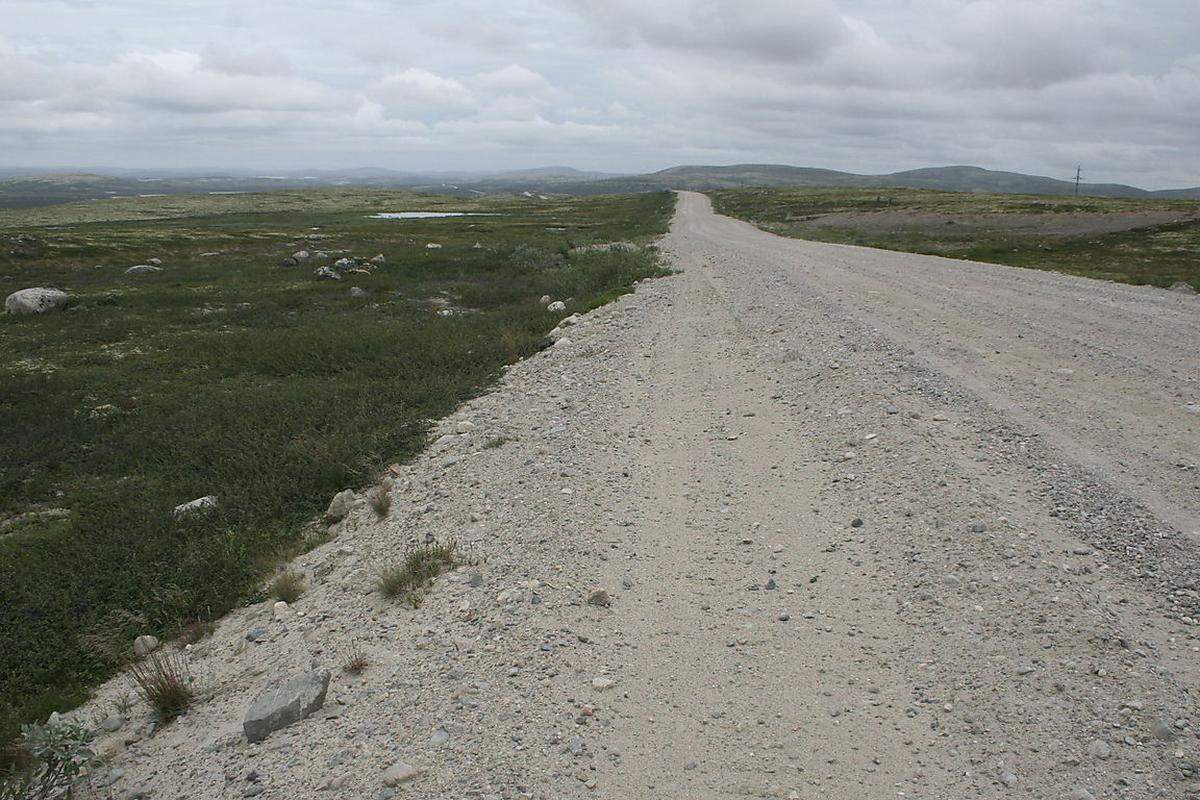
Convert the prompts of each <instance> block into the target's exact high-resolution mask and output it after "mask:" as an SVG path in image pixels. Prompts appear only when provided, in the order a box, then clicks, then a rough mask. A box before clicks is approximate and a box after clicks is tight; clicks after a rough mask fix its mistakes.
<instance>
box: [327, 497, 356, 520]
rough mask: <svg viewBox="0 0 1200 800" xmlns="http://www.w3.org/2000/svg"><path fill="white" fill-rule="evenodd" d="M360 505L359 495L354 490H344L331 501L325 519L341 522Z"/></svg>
mask: <svg viewBox="0 0 1200 800" xmlns="http://www.w3.org/2000/svg"><path fill="white" fill-rule="evenodd" d="M357 504H358V495H356V494H355V493H354V490H353V489H343V490H342V491H340V492H338V493H337V494H335V495H334V496H333V499H332V500H330V501H329V508H327V509H325V519H327V520H329V521H330V522H340V521H341V520H343V519H345V518H346V516H347V515H348V514H349V513H350V512H351V511H353V510H354V506H355V505H357Z"/></svg>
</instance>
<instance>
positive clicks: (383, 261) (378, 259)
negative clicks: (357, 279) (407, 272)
mask: <svg viewBox="0 0 1200 800" xmlns="http://www.w3.org/2000/svg"><path fill="white" fill-rule="evenodd" d="M371 263H372V264H377V265H378V266H381V267H382V266H383V265H384V264H386V263H387V259H386V258H384V257H383V253H380V254H379V255H377V256H375V257H374V258H372V259H371Z"/></svg>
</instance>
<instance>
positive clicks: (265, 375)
mask: <svg viewBox="0 0 1200 800" xmlns="http://www.w3.org/2000/svg"><path fill="white" fill-rule="evenodd" d="M248 197H249V196H246V195H236V196H219V197H199V198H179V197H172V198H144V199H141V200H138V201H134V200H122V201H112V202H111V203H110V204H104V203H99V202H93V203H81V204H73V205H62V206H56V207H53V208H43V209H32V210H29V211H27V212H11V213H5V214H3V215H0V217H2V220H0V245H3V244H4V242H5V241H6V238H5V237H9V238H8V239H7V241H17V242H18V243H19V245H20V246H18V247H7V248H6V247H2V246H0V296H3V295H7V294H8V293H9V292H12V291H15V290H17V289H22V288H26V287H30V286H54V287H58V288H61V289H64V290H66V291H67V292H68V293H69V294H70V297H71V306H70V308H69V309H68V310H66V311H61V312H55V313H50V314H44V315H40V316H34V317H12V316H5V315H0V385H3V387H4V391H3V392H0V430H3V431H4V436H3V437H0V521H3V520H9V519H14V518H17V519H19V522H18V523H17V524H14V525H12V526H10V527H6V528H3V531H4V532H3V533H0V642H3V643H4V646H3V647H0V737H3V738H5V739H6V738H8V737H9V736H11V735H13V734H15V732H16V730H17V723H18V721H20V720H28V719H34V718H44V717H45V716H46V715H47V714H48V713H49V712H50V711H52V710H56V709H62V708H66V707H68V706H70V705H72V704H74V703H76V702H78V701H80V700H81V699H83V698H84V697H85V695H86V691H87V689H88V687H89V686H91V685H94V684H95V683H96V682H97V681H99V680H101V679H103V678H104V677H106V676H107V675H109V674H111V673H112V671H113V670H114V669H116V668H117V667H118V666H120V665H122V664H124V663H125V662H126V661H127V660H128V658H129V656H130V646H131V643H132V641H133V638H134V636H136V635H137V634H140V633H147V632H150V633H156V634H158V635H159V636H160V637H162V636H170V635H174V634H179V633H181V632H184V633H185V634H186V630H185V629H189V626H190V627H192V628H194V627H195V626H196V624H197V621H198V620H204V619H210V618H212V617H214V616H215V615H219V614H221V613H222V612H224V611H226V610H228V609H229V608H231V607H233V606H234V605H235V604H237V603H238V602H240V601H242V600H244V599H245V598H247V597H249V596H252V595H254V593H255V592H256V590H257V588H258V587H259V586H261V581H262V580H263V579H264V577H265V576H266V575H268V574H269V573H270V572H271V570H272V569H273V568H274V567H275V566H276V564H277V563H278V561H279V560H280V559H281V558H283V557H285V556H287V555H289V554H292V553H294V552H296V551H297V550H298V549H299V548H300V547H301V546H302V545H301V542H300V537H301V532H302V529H303V526H304V524H305V523H306V521H308V520H310V519H312V518H313V517H314V516H315V515H316V514H318V513H319V512H321V511H322V510H324V507H325V505H326V504H327V503H328V502H329V498H330V497H331V496H332V495H333V494H334V493H336V492H338V491H340V490H342V489H345V488H348V487H358V486H363V485H366V484H369V483H371V482H372V480H373V477H374V476H376V475H377V474H378V473H379V470H380V469H381V468H382V467H383V466H384V465H385V464H387V463H389V462H391V461H395V460H397V459H398V458H400V459H403V458H406V457H411V456H412V455H413V454H415V453H416V452H418V451H419V450H420V448H421V447H422V446H423V444H424V442H425V437H426V433H427V430H428V425H429V421H430V420H432V419H436V418H438V417H440V416H443V415H445V414H447V413H448V412H450V411H452V410H453V409H454V408H455V407H456V406H457V405H458V404H460V403H462V402H463V401H464V400H466V399H468V398H470V397H472V396H473V395H475V394H477V393H478V392H480V391H481V390H482V389H483V388H484V387H485V386H486V385H487V384H488V382H489V381H490V380H492V379H493V378H494V377H496V376H497V375H498V374H499V370H500V368H501V367H502V366H503V365H505V364H509V363H512V362H513V361H515V360H517V359H520V358H522V357H525V356H528V355H531V354H532V353H534V352H536V351H537V350H538V348H539V347H540V346H541V345H542V342H543V341H544V337H545V335H546V333H547V332H548V331H549V330H550V329H551V328H553V327H554V326H555V325H556V324H557V322H558V320H559V319H560V318H561V317H562V316H565V315H566V314H569V313H572V312H574V311H578V310H583V309H587V308H591V307H593V306H594V305H596V304H598V303H599V302H601V301H602V300H605V299H608V298H611V297H615V296H617V295H619V294H621V293H623V292H625V291H628V290H629V288H630V287H631V285H632V284H633V282H634V281H636V280H639V279H642V278H646V277H648V276H653V275H656V274H660V273H659V267H658V265H657V263H656V255H655V252H654V251H653V249H647V248H645V247H643V248H642V249H640V250H638V251H636V252H624V251H611V252H588V253H581V254H572V253H571V252H570V251H571V248H572V247H576V246H579V245H583V244H589V243H596V242H607V241H634V242H638V243H640V244H642V245H645V244H647V243H648V242H649V241H650V239H651V238H652V237H654V236H656V235H658V234H661V233H663V232H664V231H665V230H666V228H667V225H668V223H669V220H670V215H671V212H672V208H673V203H674V197H673V195H670V194H669V193H665V192H660V193H655V194H647V195H640V196H626V197H603V198H587V199H575V200H533V199H524V198H521V199H516V198H508V199H503V200H488V201H478V202H468V203H461V202H456V203H451V202H450V201H447V200H446V199H445V198H432V197H419V196H415V195H412V194H411V193H403V192H382V191H374V190H365V191H354V190H324V191H311V192H308V193H304V192H284V193H279V196H269V195H263V196H262V198H264V199H263V200H262V202H261V203H256V202H253V201H252V200H250V199H248ZM451 208H452V209H453V210H459V211H474V212H479V213H487V214H492V215H494V216H486V217H454V218H444V219H423V220H386V219H372V218H370V215H371V214H374V213H376V212H380V211H406V210H429V209H451ZM106 213H107V214H108V216H107V217H106V216H105V214H106ZM15 237H21V238H19V240H18V238H15ZM29 237H33V240H32V241H31V240H30V238H29ZM429 244H436V245H440V247H434V248H430V247H427V245H429ZM300 250H307V251H309V252H310V253H314V254H315V253H316V252H318V251H324V252H326V253H328V254H329V256H330V257H329V258H328V259H325V260H324V261H317V260H312V261H307V262H304V263H301V264H292V263H291V262H286V263H287V265H285V261H286V259H287V258H288V257H289V256H290V255H291V254H292V253H295V252H297V251H300ZM376 254H382V255H383V256H384V259H385V261H386V263H385V264H384V265H383V266H377V267H375V268H374V269H373V270H372V271H370V272H369V273H368V272H362V273H347V274H345V276H344V277H343V279H342V280H319V279H317V278H315V277H314V274H313V273H314V269H315V268H316V266H317V265H318V264H320V263H325V264H328V263H331V262H332V261H334V260H336V259H337V258H340V257H344V256H359V257H364V258H371V257H373V256H375V255H376ZM152 258H158V259H161V261H162V271H161V272H158V273H151V274H144V275H136V276H134V275H126V274H125V270H126V268H128V267H129V266H132V265H135V264H144V263H147V262H149V261H150V259H152ZM351 287H355V288H356V290H357V291H355V292H353V293H352V292H351ZM542 295H550V296H551V297H553V298H554V299H562V300H565V301H566V303H567V311H566V312H564V313H557V314H556V313H551V312H548V311H547V310H546V309H545V308H544V307H543V306H542V305H541V304H540V303H539V302H538V300H539V298H540V297H541V296H542ZM209 495H214V496H216V498H217V502H216V505H215V507H212V508H210V509H206V510H202V511H200V512H198V513H194V514H190V515H186V516H183V517H181V518H178V519H177V518H176V517H175V516H173V514H172V510H173V509H174V508H175V506H177V505H179V504H182V503H186V502H188V501H191V500H194V499H196V498H200V497H205V496H209ZM31 511H32V512H43V513H39V514H32V515H30V514H29V512H31Z"/></svg>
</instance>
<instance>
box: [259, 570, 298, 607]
mask: <svg viewBox="0 0 1200 800" xmlns="http://www.w3.org/2000/svg"><path fill="white" fill-rule="evenodd" d="M267 594H269V595H271V597H274V598H275V599H276V600H282V601H283V602H285V603H294V602H296V601H297V600H299V599H300V595H302V594H304V574H303V573H301V572H297V571H296V570H294V569H289V570H285V571H284V572H281V573H279V575H277V576H275V580H273V581H271V585H270V586H268V587H267Z"/></svg>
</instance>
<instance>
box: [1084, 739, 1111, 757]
mask: <svg viewBox="0 0 1200 800" xmlns="http://www.w3.org/2000/svg"><path fill="white" fill-rule="evenodd" d="M1087 754H1088V755H1089V756H1091V757H1092V758H1099V759H1105V758H1108V757H1109V756H1111V755H1112V747H1110V746H1109V744H1108V742H1105V741H1103V740H1101V739H1094V740H1092V742H1091V744H1089V745H1088V747H1087Z"/></svg>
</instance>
